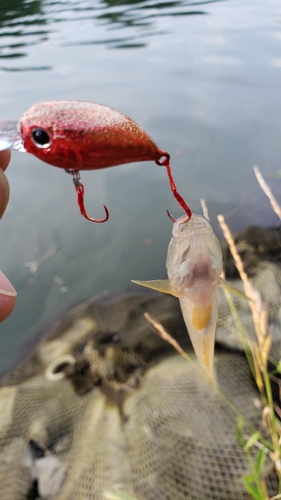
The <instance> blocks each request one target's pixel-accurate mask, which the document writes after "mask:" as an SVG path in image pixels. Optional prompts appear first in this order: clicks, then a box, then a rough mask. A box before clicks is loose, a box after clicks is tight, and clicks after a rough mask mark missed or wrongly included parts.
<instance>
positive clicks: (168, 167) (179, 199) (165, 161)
mask: <svg viewBox="0 0 281 500" xmlns="http://www.w3.org/2000/svg"><path fill="white" fill-rule="evenodd" d="M162 156H164V159H163V160H162V161H160V160H157V161H156V162H155V163H156V164H157V165H160V167H166V170H167V174H168V178H169V181H170V186H171V190H172V192H173V195H174V197H175V198H176V200H177V202H178V203H179V205H180V206H181V207H182V208H183V210H184V211H185V213H186V215H187V217H188V219H187V220H189V219H190V218H191V216H192V212H191V210H190V208H189V206H188V205H187V204H186V203H185V201H184V199H183V197H182V196H181V195H180V194H179V192H178V191H177V187H176V185H175V181H174V179H173V176H172V171H171V165H170V155H169V153H166V151H164V152H163V153H162ZM168 217H170V215H169V214H168ZM170 219H172V220H174V219H173V218H171V217H170Z"/></svg>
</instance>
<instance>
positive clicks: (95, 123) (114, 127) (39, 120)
mask: <svg viewBox="0 0 281 500" xmlns="http://www.w3.org/2000/svg"><path fill="white" fill-rule="evenodd" d="M19 128H20V135H21V140H22V145H23V148H24V149H25V151H27V152H28V153H31V154H33V155H34V156H36V157H37V158H39V159H40V160H42V161H44V162H46V163H49V164H50V165H53V166H55V167H60V168H63V169H65V170H66V171H67V172H68V173H71V175H72V178H73V182H74V184H75V188H76V191H77V195H78V204H79V207H80V211H81V213H82V215H84V217H86V218H87V219H89V220H92V221H94V222H105V221H106V220H107V219H108V217H109V213H108V210H107V208H106V207H105V206H104V208H105V211H106V216H105V218H104V219H92V218H90V217H89V216H88V215H87V212H86V210H85V207H84V186H83V184H82V182H81V179H80V175H79V171H80V170H95V169H100V168H107V167H113V166H115V165H121V164H124V163H132V162H139V161H148V160H153V161H155V162H156V163H157V165H163V166H165V167H166V169H167V173H168V177H169V181H170V186H171V189H172V191H173V194H174V196H175V198H176V199H177V201H178V203H179V204H180V205H181V206H182V208H183V209H184V210H185V212H186V214H187V216H188V217H189V218H190V217H191V211H190V209H189V207H188V206H187V205H186V203H185V201H184V200H183V198H182V197H181V196H180V194H179V193H178V192H177V189H176V186H175V183H174V181H173V178H172V173H171V167H170V155H169V154H168V153H166V152H164V151H162V150H161V149H159V148H158V146H156V144H155V143H154V142H153V141H152V139H151V138H150V137H149V136H148V135H147V134H146V133H145V132H144V131H143V130H142V129H141V128H140V127H139V126H138V125H137V124H136V123H135V122H133V121H132V120H131V119H130V118H128V117H127V116H125V115H123V114H122V113H119V112H118V111H115V110H114V109H112V108H109V107H107V106H102V105H100V104H96V103H92V102H84V101H57V102H43V103H38V104H34V105H33V106H32V107H31V108H30V109H29V110H28V111H27V112H26V113H24V115H23V116H22V118H21V119H20V122H19Z"/></svg>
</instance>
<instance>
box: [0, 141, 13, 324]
mask: <svg viewBox="0 0 281 500" xmlns="http://www.w3.org/2000/svg"><path fill="white" fill-rule="evenodd" d="M10 158H11V152H10V151H8V150H5V151H1V152H0V219H1V218H2V216H3V214H4V212H5V209H6V206H7V203H8V200H9V191H10V190H9V184H8V181H7V178H6V176H5V174H4V170H6V168H7V166H8V165H9V161H10ZM16 295H17V292H16V291H15V289H14V287H13V285H12V284H11V283H10V281H9V280H8V278H6V276H5V275H4V274H3V273H2V272H1V271H0V322H1V321H4V320H5V319H7V318H8V316H10V314H11V312H12V310H13V309H14V307H15V303H16Z"/></svg>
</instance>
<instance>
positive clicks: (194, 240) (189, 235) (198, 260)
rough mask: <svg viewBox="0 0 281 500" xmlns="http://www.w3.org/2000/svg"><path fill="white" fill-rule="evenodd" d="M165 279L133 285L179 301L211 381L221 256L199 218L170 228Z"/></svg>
mask: <svg viewBox="0 0 281 500" xmlns="http://www.w3.org/2000/svg"><path fill="white" fill-rule="evenodd" d="M166 267H167V274H168V279H166V280H152V281H136V280H134V281H133V283H137V284H139V285H143V286H145V287H148V288H152V289H153V290H157V291H159V292H164V293H170V294H171V295H174V296H175V297H178V299H179V301H180V307H181V310H182V314H183V318H184V321H185V324H186V328H187V331H188V333H189V336H190V339H191V342H192V345H193V348H194V351H195V354H196V356H197V359H198V361H199V364H200V365H201V366H202V368H203V369H204V371H205V372H206V373H207V375H208V377H209V378H210V379H211V380H213V359H214V344H215V331H216V322H217V316H218V301H217V293H216V290H217V287H218V286H219V285H220V283H221V278H220V275H221V273H222V268H223V263H222V252H221V247H220V244H219V241H218V239H217V237H216V236H215V234H214V232H213V229H212V226H211V224H210V223H209V221H208V220H207V219H205V217H203V216H202V215H197V214H192V216H191V218H190V219H188V218H187V217H186V216H182V217H180V218H179V219H177V220H176V221H175V223H174V225H173V230H172V239H171V241H170V243H169V246H168V253H167V260H166Z"/></svg>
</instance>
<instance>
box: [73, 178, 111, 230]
mask: <svg viewBox="0 0 281 500" xmlns="http://www.w3.org/2000/svg"><path fill="white" fill-rule="evenodd" d="M65 171H66V173H67V174H70V175H71V176H72V180H73V184H74V186H75V189H76V193H77V202H78V206H79V209H80V213H81V215H83V216H84V217H85V219H87V220H89V221H91V222H97V223H102V222H106V221H107V220H108V218H109V211H108V209H107V207H106V206H105V205H103V206H104V211H105V218H104V219H93V218H92V217H89V215H88V214H87V211H86V208H85V204H84V185H83V183H82V181H81V177H80V173H79V171H77V170H73V169H69V170H67V169H65Z"/></svg>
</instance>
